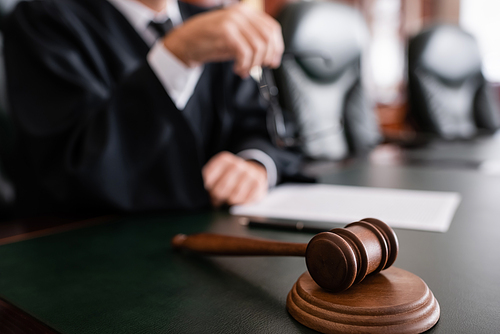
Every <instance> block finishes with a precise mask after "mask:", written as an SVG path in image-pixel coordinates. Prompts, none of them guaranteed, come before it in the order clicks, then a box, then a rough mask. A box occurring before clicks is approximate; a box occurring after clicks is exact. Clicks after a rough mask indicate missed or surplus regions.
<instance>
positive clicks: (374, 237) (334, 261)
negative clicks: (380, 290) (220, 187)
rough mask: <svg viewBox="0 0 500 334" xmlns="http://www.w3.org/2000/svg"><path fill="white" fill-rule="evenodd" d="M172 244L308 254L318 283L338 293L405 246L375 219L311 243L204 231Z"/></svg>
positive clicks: (217, 251)
mask: <svg viewBox="0 0 500 334" xmlns="http://www.w3.org/2000/svg"><path fill="white" fill-rule="evenodd" d="M172 247H173V248H174V249H178V250H180V249H185V250H189V251H192V252H197V253H202V254H208V255H247V256H248V255H273V256H276V255H281V256H305V258H306V265H307V269H308V270H309V273H310V274H311V276H312V278H313V279H314V281H315V282H316V283H317V284H318V285H319V286H321V287H322V288H323V289H326V290H328V291H332V292H336V291H343V290H346V289H348V288H349V287H350V286H351V285H353V284H354V283H359V282H361V281H362V280H363V279H364V278H365V277H366V275H368V274H371V273H377V272H380V271H381V270H383V269H386V268H388V267H390V266H391V265H392V264H393V263H394V261H395V260H396V257H397V253H398V250H399V244H398V239H397V236H396V234H395V233H394V231H393V230H392V229H391V228H390V227H389V226H388V225H387V224H385V223H384V222H382V221H380V220H378V219H374V218H365V219H363V220H361V221H359V222H354V223H351V224H349V225H347V226H346V227H345V228H336V229H333V230H330V231H328V232H322V233H319V234H317V235H316V236H314V237H313V238H312V239H311V241H309V243H308V244H299V243H287V242H279V241H272V240H263V239H252V238H241V237H232V236H225V235H217V234H207V233H200V234H194V235H190V236H187V235H184V234H178V235H176V236H175V237H174V238H173V239H172Z"/></svg>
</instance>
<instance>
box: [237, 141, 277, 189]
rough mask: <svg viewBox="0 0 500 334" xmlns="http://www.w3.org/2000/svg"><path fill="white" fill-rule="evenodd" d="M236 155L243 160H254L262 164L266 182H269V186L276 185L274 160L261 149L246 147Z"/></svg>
mask: <svg viewBox="0 0 500 334" xmlns="http://www.w3.org/2000/svg"><path fill="white" fill-rule="evenodd" d="M237 156H239V157H240V158H243V159H245V160H255V161H257V162H259V163H260V164H262V165H263V166H264V168H265V169H266V171H267V183H268V184H269V188H271V187H274V186H275V185H276V183H277V182H278V169H277V168H276V164H275V163H274V160H273V159H272V158H271V157H270V156H269V155H267V154H266V153H264V152H262V151H261V150H257V149H248V150H243V151H241V152H239V153H238V154H237Z"/></svg>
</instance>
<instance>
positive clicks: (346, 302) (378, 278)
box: [286, 267, 440, 334]
mask: <svg viewBox="0 0 500 334" xmlns="http://www.w3.org/2000/svg"><path fill="white" fill-rule="evenodd" d="M286 305H287V309H288V312H290V314H291V315H292V316H293V317H294V318H295V319H296V320H297V321H298V322H300V323H301V324H303V325H305V326H307V327H309V328H312V329H314V330H317V331H319V332H322V333H386V334H389V333H421V332H425V331H426V330H428V329H430V328H431V327H432V326H434V325H435V324H436V322H437V321H438V320H439V315H440V310H439V304H438V302H437V300H436V298H434V295H433V294H432V292H431V290H430V289H429V288H428V287H427V284H425V282H424V281H423V280H422V279H421V278H420V277H418V276H416V275H414V274H412V273H410V272H408V271H406V270H403V269H399V268H395V267H390V268H388V269H386V270H384V271H382V272H380V273H378V274H375V275H371V276H367V277H366V278H365V279H364V280H363V281H362V282H360V283H359V284H357V285H353V286H352V287H351V288H350V289H348V290H346V291H342V292H338V293H331V292H327V291H325V290H323V289H322V288H320V287H319V286H318V285H317V284H316V283H315V282H314V281H313V279H312V278H311V276H310V275H309V273H308V272H305V273H304V274H302V276H300V277H299V279H298V280H297V282H296V283H295V285H294V286H293V288H292V290H291V291H290V293H289V294H288V298H287V301H286Z"/></svg>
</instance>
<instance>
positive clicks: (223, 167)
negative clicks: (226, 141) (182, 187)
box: [202, 152, 268, 207]
mask: <svg viewBox="0 0 500 334" xmlns="http://www.w3.org/2000/svg"><path fill="white" fill-rule="evenodd" d="M202 174H203V181H204V183H205V189H206V190H207V191H208V193H209V194H210V198H211V200H212V205H213V206H215V207H219V206H221V205H222V204H224V203H227V204H229V205H236V204H245V203H250V202H254V201H258V200H260V199H262V198H263V197H264V196H265V195H266V194H267V187H268V184H267V172H266V169H265V168H264V166H262V165H261V164H259V163H257V162H254V161H246V160H244V159H242V158H240V157H238V156H236V155H234V154H232V153H229V152H220V153H218V154H217V155H215V156H214V157H212V159H210V160H209V161H208V162H207V164H206V165H205V166H204V167H203V170H202Z"/></svg>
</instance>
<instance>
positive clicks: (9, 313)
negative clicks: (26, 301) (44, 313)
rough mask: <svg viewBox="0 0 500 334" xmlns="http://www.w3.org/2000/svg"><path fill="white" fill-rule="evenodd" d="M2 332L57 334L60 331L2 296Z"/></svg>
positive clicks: (0, 305)
mask: <svg viewBox="0 0 500 334" xmlns="http://www.w3.org/2000/svg"><path fill="white" fill-rule="evenodd" d="M0 333H2V334H23V333H40V334H56V333H58V332H57V331H55V330H54V329H52V328H50V327H49V326H47V325H45V324H43V323H42V322H40V321H38V320H37V319H35V318H33V317H32V316H30V315H29V314H27V313H26V312H24V311H22V310H20V309H19V308H17V307H15V306H14V305H12V304H11V303H9V302H7V301H5V300H3V299H2V298H0Z"/></svg>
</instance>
